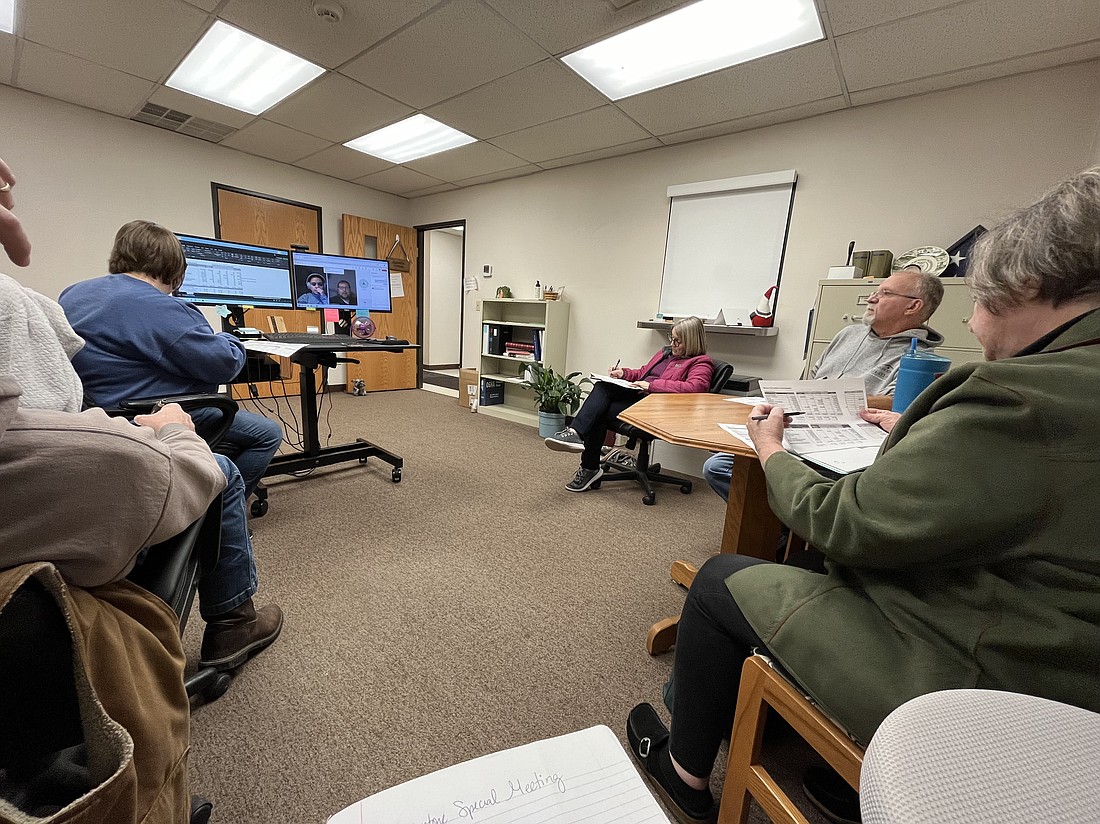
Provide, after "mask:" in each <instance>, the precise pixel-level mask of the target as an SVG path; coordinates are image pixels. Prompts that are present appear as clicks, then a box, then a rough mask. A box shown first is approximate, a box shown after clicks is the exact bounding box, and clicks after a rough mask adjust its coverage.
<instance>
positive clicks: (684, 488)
mask: <svg viewBox="0 0 1100 824" xmlns="http://www.w3.org/2000/svg"><path fill="white" fill-rule="evenodd" d="M680 491H681V492H683V493H684V494H685V495H690V494H691V487H690V486H688V485H687V484H684V485H683V486H681V487H680Z"/></svg>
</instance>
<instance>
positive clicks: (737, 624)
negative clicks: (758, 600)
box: [669, 555, 768, 778]
mask: <svg viewBox="0 0 1100 824" xmlns="http://www.w3.org/2000/svg"><path fill="white" fill-rule="evenodd" d="M765 563H768V562H767V561H762V560H760V559H759V558H750V557H747V556H745V555H716V556H715V557H713V558H711V559H710V560H709V561H707V562H706V563H705V564H703V566H702V568H701V569H700V570H699V572H698V573H697V574H696V576H695V580H694V582H693V583H692V585H691V590H690V591H689V592H688V596H687V601H686V602H685V604H684V611H683V612H682V613H680V625H679V627H678V629H677V631H676V660H675V661H674V662H673V665H672V684H671V687H672V736H671V738H670V741H669V747H670V751H671V752H672V755H673V757H674V758H675V759H676V760H677V761H678V762H679V764H680V766H681V767H683V768H684V769H685V770H687V771H688V772H689V773H691V774H692V775H695V776H698V777H699V778H706V777H707V776H709V775H710V772H711V769H712V768H713V767H714V759H715V758H716V757H717V755H718V747H719V745H720V744H721V743H722V738H723V737H724V736H726V735H729V732H730V728H731V727H732V726H733V713H734V710H735V709H736V707H737V685H738V684H739V683H740V681H741V667H742V665H743V664H744V663H745V659H746V658H748V657H749V655H751V654H752V651H753V649H758V650H760V652H763V653H766V652H767V649H766V648H765V647H764V642H763V641H761V640H760V638H759V636H757V634H756V633H755V632H754V631H753V629H752V627H751V626H749V622H748V621H746V620H745V616H744V615H742V613H741V610H740V608H739V607H738V606H737V602H736V601H735V600H734V599H733V596H732V595H731V594H730V591H729V590H728V589H727V588H726V583H725V582H726V579H727V578H728V577H730V576H731V575H733V574H734V573H735V572H738V571H739V570H742V569H745V568H746V567H750V566H753V565H754V564H765Z"/></svg>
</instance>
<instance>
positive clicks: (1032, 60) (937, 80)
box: [850, 40, 1100, 106]
mask: <svg viewBox="0 0 1100 824" xmlns="http://www.w3.org/2000/svg"><path fill="white" fill-rule="evenodd" d="M1097 58H1100V40H1094V41H1093V42H1091V43H1086V44H1084V45H1082V46H1070V47H1069V48H1067V49H1058V50H1055V51H1049V52H1042V53H1041V54H1032V55H1028V56H1027V57H1018V58H1016V59H1015V60H1006V61H1002V62H1000V63H994V64H986V65H984V66H975V67H973V68H970V69H961V70H959V71H957V72H948V73H946V74H939V75H936V76H935V77H922V78H919V79H917V80H911V81H909V82H907V83H898V84H895V85H893V86H879V87H877V88H874V89H867V90H866V91H858V92H852V94H851V95H850V97H851V101H852V105H853V106H863V105H865V104H868V103H879V102H882V101H884V100H896V99H897V98H900V97H911V96H912V95H915V94H926V93H927V92H934V91H940V90H942V89H950V88H954V87H957V86H966V85H969V84H971V83H980V82H982V81H983V80H993V79H995V78H998V77H1005V76H1007V75H1011V74H1022V73H1024V72H1034V71H1039V70H1041V69H1047V68H1052V67H1054V66H1063V65H1067V64H1070V63H1081V62H1084V61H1086V60H1095V59H1097Z"/></svg>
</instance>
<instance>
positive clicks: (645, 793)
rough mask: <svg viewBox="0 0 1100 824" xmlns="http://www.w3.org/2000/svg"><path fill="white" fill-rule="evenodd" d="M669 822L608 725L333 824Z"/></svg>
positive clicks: (442, 774) (459, 769) (461, 770)
mask: <svg viewBox="0 0 1100 824" xmlns="http://www.w3.org/2000/svg"><path fill="white" fill-rule="evenodd" d="M610 821H614V822H615V824H646V823H649V824H670V822H669V819H668V817H667V816H666V815H665V814H664V813H663V812H661V808H660V807H659V806H657V802H656V801H655V800H654V798H653V796H652V794H651V793H650V792H649V790H648V789H647V787H646V786H645V784H644V783H643V781H642V777H641V776H640V775H639V774H638V771H637V769H635V767H634V765H633V764H632V763H631V761H630V759H629V757H628V756H627V754H626V752H625V751H624V750H623V747H622V745H621V744H620V743H619V740H618V739H617V738H616V737H615V734H614V733H613V732H611V730H610V729H608V728H607V727H604V726H598V727H590V728H589V729H587V730H581V731H580V732H574V733H570V734H568V735H562V736H559V737H557V738H549V739H546V740H545V741H536V742H534V743H533V744H526V745H524V746H522V747H514V748H512V749H510V750H503V751H502V752H495V753H492V754H490V755H483V756H482V757H481V758H475V759H473V760H472V761H466V762H463V763H462V764H455V765H454V766H453V767H447V768H445V769H442V770H439V771H437V772H434V773H430V774H429V775H425V776H422V777H420V778H414V779H413V780H412V781H406V782H405V783H404V784H398V785H397V786H396V787H391V788H390V789H388V790H383V791H382V792H380V793H376V794H375V795H372V796H370V797H369V798H365V799H363V800H362V801H359V802H357V803H355V804H352V805H351V806H350V807H348V808H346V809H344V810H341V811H340V812H338V813H336V815H334V816H332V817H331V818H330V819H329V824H364V822H369V824H444V822H470V824H479V822H484V824H521V823H522V824H533V822H538V824H594V822H610Z"/></svg>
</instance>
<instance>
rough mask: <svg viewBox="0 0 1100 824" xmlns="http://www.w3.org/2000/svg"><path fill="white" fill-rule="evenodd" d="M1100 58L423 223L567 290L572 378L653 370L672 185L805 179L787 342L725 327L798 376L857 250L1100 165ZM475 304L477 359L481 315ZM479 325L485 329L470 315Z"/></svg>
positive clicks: (788, 294) (470, 352)
mask: <svg viewBox="0 0 1100 824" xmlns="http://www.w3.org/2000/svg"><path fill="white" fill-rule="evenodd" d="M1098 100H1100V64H1098V63H1096V62H1092V63H1088V64H1082V65H1078V66H1071V67H1067V68H1062V69H1056V70H1051V71H1044V72H1039V73H1034V74H1029V75H1022V76H1018V77H1013V78H1006V79H1002V80H997V81H992V82H988V83H982V84H979V85H975V86H971V87H967V88H962V89H956V90H952V91H947V92H941V93H936V94H929V95H924V96H920V97H914V98H910V99H907V100H899V101H892V102H888V103H882V104H876V105H873V106H867V107H863V108H859V109H853V110H849V111H843V112H836V113H833V114H828V115H823V116H819V117H815V118H812V119H810V120H805V121H801V122H798V123H791V124H784V125H779V126H774V127H770V128H766V129H760V130H757V131H753V132H745V133H742V134H737V135H731V136H727V137H721V138H714V139H710V140H705V141H700V142H697V143H692V144H688V145H683V146H673V147H666V148H661V149H655V150H651V151H647V152H643V153H639V154H635V155H630V156H628V157H624V158H614V159H609V160H603V161H597V162H594V163H588V164H585V165H582V166H574V167H570V168H564V169H559V170H554V171H549V172H543V173H540V174H537V175H534V176H531V177H526V178H520V179H517V180H508V181H502V182H499V183H491V184H486V185H482V186H477V187H473V188H471V189H464V190H461V191H458V192H449V193H444V194H440V195H435V196H432V197H426V198H420V199H417V200H415V201H413V202H412V204H411V207H412V220H413V222H414V223H427V222H435V221H443V220H450V219H456V218H465V219H466V221H467V224H466V227H467V229H466V234H467V237H466V260H467V269H468V272H479V271H480V269H481V267H482V264H485V263H491V264H493V265H494V267H495V274H494V277H493V278H492V279H491V280H484V279H482V278H480V277H479V278H478V281H479V285H480V287H481V289H482V290H483V291H482V295H487V294H489V293H490V291H491V290H494V289H495V288H496V287H497V286H501V285H507V286H510V287H512V290H513V291H514V292H516V294H526V293H527V291H528V290H529V289H530V288H531V287H532V286H533V284H534V282H535V280H536V278H537V279H540V280H542V281H544V282H545V281H549V282H551V283H553V284H554V285H558V284H565V285H566V286H567V290H566V297H567V299H568V300H569V301H570V302H571V305H572V315H571V321H570V323H571V329H570V338H569V368H570V369H581V370H601V369H604V368H606V367H607V366H608V365H609V364H611V363H614V362H615V360H616V358H619V357H621V358H622V359H623V362H624V363H629V364H634V365H638V364H641V363H643V362H644V361H645V360H646V359H647V358H648V357H649V356H650V355H651V354H652V353H653V351H655V350H656V348H657V347H658V345H659V344H660V343H661V339H660V336H659V334H658V333H656V332H652V331H647V330H641V329H637V328H635V322H636V321H637V320H639V319H641V318H647V317H651V316H652V314H653V313H654V312H655V311H656V309H657V302H658V298H659V294H660V285H661V266H662V261H663V256H664V242H665V231H666V228H667V222H668V199H667V197H666V195H665V190H666V187H668V186H669V185H671V184H677V183H688V182H692V181H699V180H709V179H715V178H725V177H734V176H737V175H746V174H754V173H758V172H769V171H776V170H781V169H796V170H797V171H798V174H799V180H798V187H797V190H796V194H795V204H794V215H793V220H792V223H791V229H790V241H789V243H788V248H787V258H786V263H785V266H784V273H783V281H782V288H781V299H780V302H779V306H778V312H777V318H776V322H777V324H778V326H779V328H780V333H779V335H778V336H777V337H775V338H770V339H744V338H733V337H732V336H717V335H712V336H711V338H710V341H709V342H710V344H711V349H712V351H713V352H715V353H716V354H718V355H719V356H721V357H723V358H724V359H726V360H730V361H731V362H733V363H734V365H735V366H736V368H737V370H738V371H739V372H742V373H749V374H756V375H761V376H764V377H789V376H792V375H795V374H797V373H798V372H799V370H800V367H801V361H802V347H803V341H804V337H805V331H806V318H807V312H808V310H809V309H810V307H811V305H812V302H813V298H814V294H815V284H816V281H817V280H818V279H820V278H823V277H824V276H825V271H826V269H827V268H828V267H829V266H830V265H837V264H841V263H843V261H844V256H845V253H846V250H847V245H848V241H849V240H855V241H856V245H857V247H858V248H864V249H866V248H885V249H891V250H893V251H894V252H895V253H900V252H903V251H905V250H907V249H910V248H912V247H914V246H921V245H929V244H934V245H940V246H948V245H950V244H951V243H952V242H954V241H955V240H956V239H958V238H959V237H961V236H963V235H964V234H966V233H967V232H968V231H970V229H971V228H973V227H974V226H975V225H976V224H978V223H982V224H985V225H986V226H989V225H991V224H992V223H994V222H995V221H996V220H997V219H998V216H999V215H1003V214H1004V213H1005V212H1006V211H1007V210H1009V209H1010V208H1012V207H1015V206H1018V205H1022V204H1024V203H1026V202H1028V201H1030V200H1032V199H1033V198H1035V197H1036V196H1037V195H1039V194H1040V193H1041V192H1042V191H1043V190H1044V189H1045V188H1047V187H1048V186H1050V185H1051V184H1052V183H1054V182H1055V181H1057V180H1058V179H1060V178H1062V177H1063V176H1066V175H1068V174H1070V173H1072V172H1074V171H1076V170H1078V169H1081V168H1083V167H1085V166H1087V165H1089V163H1090V162H1092V161H1093V160H1094V159H1095V145H1096V144H1095V141H1096V137H1097V125H1098V122H1097V110H1098V106H1097V101H1098ZM475 302H476V301H475V300H468V301H467V309H466V312H467V317H466V319H467V324H466V337H465V343H466V346H464V348H463V351H464V355H465V360H466V362H467V363H466V365H472V364H474V362H475V358H476V352H477V336H478V335H479V328H480V323H479V318H478V317H477V315H476V310H475ZM471 321H472V322H471Z"/></svg>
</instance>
